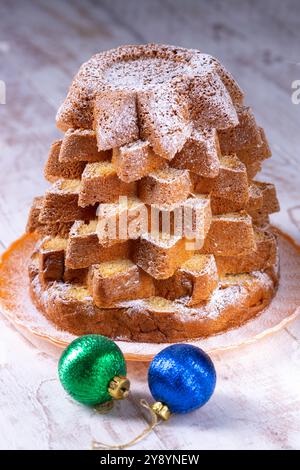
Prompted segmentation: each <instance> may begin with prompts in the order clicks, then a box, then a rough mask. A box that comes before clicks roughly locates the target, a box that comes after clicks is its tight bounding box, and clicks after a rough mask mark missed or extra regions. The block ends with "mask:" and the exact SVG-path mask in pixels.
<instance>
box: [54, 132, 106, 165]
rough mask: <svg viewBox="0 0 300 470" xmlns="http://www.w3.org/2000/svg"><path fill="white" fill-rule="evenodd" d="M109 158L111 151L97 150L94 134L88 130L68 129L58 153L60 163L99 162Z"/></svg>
mask: <svg viewBox="0 0 300 470" xmlns="http://www.w3.org/2000/svg"><path fill="white" fill-rule="evenodd" d="M110 158H111V150H108V151H103V150H100V151H99V150H98V147H97V139H96V133H95V131H93V130H90V129H68V130H67V131H66V133H65V134H64V138H63V141H62V144H61V148H60V152H59V161H60V162H61V163H67V162H69V163H73V164H74V163H75V162H78V161H79V162H89V163H91V162H100V161H103V160H109V159H110Z"/></svg>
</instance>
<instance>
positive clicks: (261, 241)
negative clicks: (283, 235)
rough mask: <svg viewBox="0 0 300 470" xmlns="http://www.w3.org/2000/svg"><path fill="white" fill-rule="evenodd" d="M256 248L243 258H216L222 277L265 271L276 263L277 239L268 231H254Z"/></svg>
mask: <svg viewBox="0 0 300 470" xmlns="http://www.w3.org/2000/svg"><path fill="white" fill-rule="evenodd" d="M254 238H255V243H256V248H255V249H254V250H252V251H250V252H249V253H247V254H246V255H242V256H216V257H215V258H216V263H217V267H218V271H219V273H220V275H224V274H238V273H249V272H252V271H263V270H265V269H267V268H270V267H271V266H273V265H274V264H275V262H276V254H277V244H276V237H275V236H274V235H273V234H272V233H271V232H270V231H267V230H261V229H258V228H255V229H254Z"/></svg>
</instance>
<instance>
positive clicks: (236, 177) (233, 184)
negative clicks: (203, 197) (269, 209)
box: [192, 155, 249, 205]
mask: <svg viewBox="0 0 300 470" xmlns="http://www.w3.org/2000/svg"><path fill="white" fill-rule="evenodd" d="M192 178H193V183H194V191H196V192H198V193H204V194H207V193H210V195H211V199H214V198H218V199H219V198H222V199H229V200H231V201H235V203H236V204H241V205H242V204H246V202H247V200H248V198H249V190H248V178H247V170H246V167H245V165H244V164H243V163H242V162H241V161H240V160H239V159H238V158H237V156H236V155H225V156H222V157H221V158H220V169H219V174H218V176H217V177H216V178H205V177H202V176H198V175H193V177H192Z"/></svg>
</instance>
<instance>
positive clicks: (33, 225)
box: [26, 196, 44, 233]
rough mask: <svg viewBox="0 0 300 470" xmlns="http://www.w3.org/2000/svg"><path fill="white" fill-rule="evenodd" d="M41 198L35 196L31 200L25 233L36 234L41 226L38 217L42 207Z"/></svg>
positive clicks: (42, 198)
mask: <svg viewBox="0 0 300 470" xmlns="http://www.w3.org/2000/svg"><path fill="white" fill-rule="evenodd" d="M43 201H44V197H43V196H37V197H35V198H34V199H33V201H32V204H31V208H30V210H29V214H28V219H27V224H26V233H33V232H37V231H38V230H39V228H40V226H41V225H42V224H41V222H40V220H39V217H40V212H41V209H42V207H43Z"/></svg>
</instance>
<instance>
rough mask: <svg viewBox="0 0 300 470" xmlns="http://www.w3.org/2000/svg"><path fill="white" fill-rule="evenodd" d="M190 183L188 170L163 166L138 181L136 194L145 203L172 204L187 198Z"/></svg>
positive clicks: (190, 187)
mask: <svg viewBox="0 0 300 470" xmlns="http://www.w3.org/2000/svg"><path fill="white" fill-rule="evenodd" d="M191 189H192V183H191V179H190V176H189V172H188V170H178V169H176V168H165V169H161V170H158V171H155V172H153V173H150V174H149V175H147V176H146V177H145V178H143V179H141V180H140V181H139V182H138V196H139V198H140V199H141V201H143V202H144V203H145V204H149V205H150V204H158V205H163V204H166V205H168V204H174V203H177V202H180V201H184V200H185V199H187V198H188V196H189V194H190V192H191Z"/></svg>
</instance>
